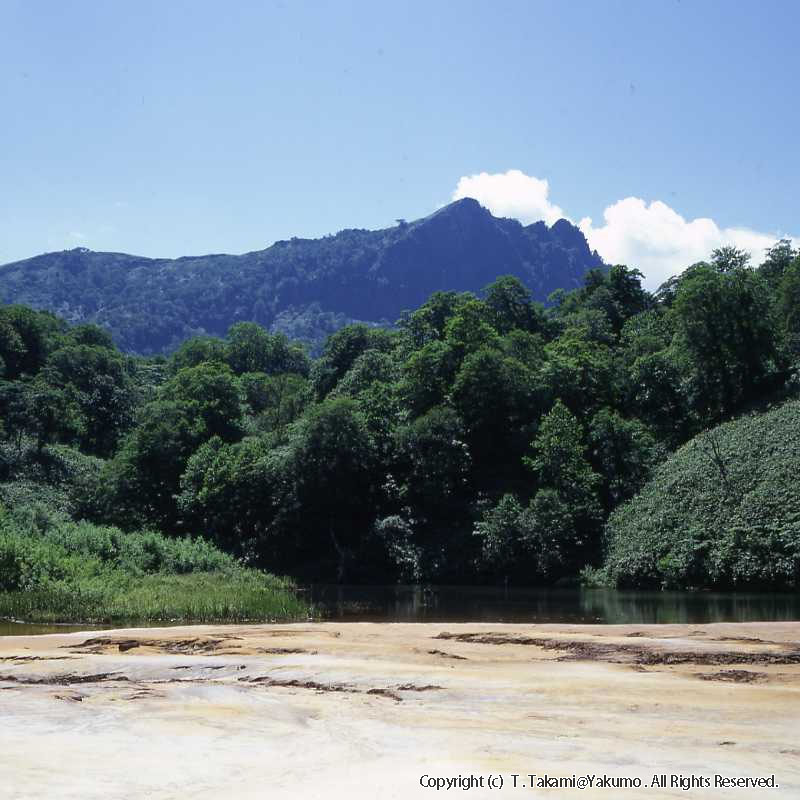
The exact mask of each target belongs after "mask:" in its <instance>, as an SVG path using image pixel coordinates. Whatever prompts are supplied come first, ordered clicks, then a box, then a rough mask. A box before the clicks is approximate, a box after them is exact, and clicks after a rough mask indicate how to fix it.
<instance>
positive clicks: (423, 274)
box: [0, 198, 603, 354]
mask: <svg viewBox="0 0 800 800" xmlns="http://www.w3.org/2000/svg"><path fill="white" fill-rule="evenodd" d="M602 266H603V262H602V259H601V258H600V257H599V256H598V255H597V253H596V252H592V251H591V250H590V249H589V246H588V245H587V243H586V239H585V238H584V236H583V234H582V233H581V232H580V230H578V228H576V227H575V226H573V225H572V224H571V223H570V222H568V221H567V220H559V221H558V222H556V223H555V224H554V225H552V226H551V227H548V226H547V225H546V224H545V223H544V222H536V223H534V224H532V225H527V226H524V225H522V224H521V223H519V222H518V221H516V220H512V219H504V218H497V217H494V216H492V214H491V213H490V212H489V211H487V210H486V209H485V208H483V207H482V206H481V205H480V204H479V203H478V202H477V201H475V200H472V199H468V198H467V199H463V200H458V201H456V202H454V203H451V204H450V205H448V206H445V207H444V208H441V209H439V210H438V211H436V212H434V213H433V214H431V215H429V216H427V217H424V218H422V219H419V220H416V221H413V222H406V221H405V220H399V222H398V225H396V226H395V227H392V228H386V229H383V230H376V231H369V230H362V229H348V230H343V231H340V232H339V233H337V234H336V235H331V236H325V237H323V238H321V239H297V238H293V239H290V240H287V241H279V242H276V243H275V244H273V245H272V246H271V247H268V248H266V249H265V250H259V251H254V252H251V253H245V254H242V255H224V254H213V255H205V256H197V257H183V258H177V259H152V258H144V257H139V256H132V255H127V254H124V253H102V252H93V251H91V250H87V249H85V248H77V249H75V250H65V251H61V252H55V253H46V254H43V255H39V256H36V257H34V258H29V259H26V260H24V261H18V262H14V263H11V264H6V265H4V266H0V302H3V303H22V304H25V305H28V306H31V307H33V308H37V309H43V310H49V311H53V312H55V313H57V314H59V315H60V316H61V317H63V318H65V319H67V320H68V321H70V322H72V323H84V322H93V323H97V324H100V325H102V326H103V327H105V328H106V329H108V330H109V331H110V332H111V333H112V335H113V337H114V339H115V341H116V342H117V344H118V345H119V346H120V347H121V348H122V349H123V350H127V351H129V352H135V353H142V354H150V353H159V352H166V351H169V350H172V349H174V348H175V347H176V346H177V345H179V344H180V342H182V341H183V340H185V339H187V338H189V337H190V336H193V335H197V334H209V335H216V336H221V335H224V333H225V331H226V330H227V329H228V328H229V327H230V325H231V324H233V323H235V322H239V321H254V322H258V323H259V324H261V325H263V326H265V327H269V328H272V329H273V330H277V331H282V332H284V333H286V334H287V335H288V336H289V337H290V338H292V339H300V340H307V341H312V342H319V341H321V340H322V339H324V337H325V336H326V335H328V334H330V333H332V332H333V331H334V330H336V329H338V328H340V327H342V326H343V325H345V324H347V323H348V322H353V321H358V320H360V321H368V322H376V323H377V322H384V323H386V322H388V323H394V322H395V321H396V320H397V319H398V318H399V317H400V316H401V314H402V312H403V311H405V310H411V309H415V308H417V307H419V306H420V305H422V303H424V302H425V300H426V299H427V298H428V296H429V295H430V294H432V293H433V292H435V291H472V292H477V291H479V290H480V289H482V288H483V287H484V286H485V285H487V284H488V283H490V282H491V281H492V280H493V279H494V278H495V277H496V276H497V275H503V274H505V275H513V276H515V277H517V278H519V279H520V280H521V281H522V282H523V283H524V284H525V285H526V286H527V287H528V288H529V289H530V290H531V293H532V296H533V298H534V299H535V300H539V301H544V300H546V299H547V297H548V295H549V294H550V293H551V292H553V291H554V290H556V289H565V290H568V291H569V290H572V289H576V288H578V287H580V286H582V284H583V277H584V275H585V274H586V272H587V271H589V270H590V269H593V268H598V267H602Z"/></svg>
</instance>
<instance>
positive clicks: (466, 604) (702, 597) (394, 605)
mask: <svg viewBox="0 0 800 800" xmlns="http://www.w3.org/2000/svg"><path fill="white" fill-rule="evenodd" d="M301 591H302V593H303V596H304V597H305V598H306V599H307V600H309V601H310V602H311V603H313V604H314V605H315V606H316V607H317V609H318V610H319V611H320V612H321V614H322V616H323V619H326V620H331V621H336V622H539V623H543V622H564V623H603V624H614V623H628V624H639V625H641V624H652V623H669V622H674V623H688V624H701V623H704V622H766V621H771V620H784V621H786V620H800V593H796V594H770V593H766V592H752V593H743V592H686V591H675V592H640V591H621V590H614V589H580V588H571V589H551V588H548V589H541V588H517V587H515V588H503V587H493V586H422V585H420V586H398V585H395V584H391V585H383V586H346V585H341V586H340V585H335V584H315V585H311V586H307V587H304V588H303V589H302V590H301ZM167 624H169V623H167ZM173 624H174V623H173ZM150 625H152V626H159V625H164V623H158V622H155V623H150V624H149V625H146V626H141V627H149V626H150ZM100 627H106V628H109V627H118V628H121V627H135V625H134V626H131V625H124V624H122V623H119V624H117V625H116V626H110V625H107V626H97V625H52V624H50V625H30V624H26V623H18V622H5V621H0V636H14V635H17V636H21V635H28V634H42V633H69V632H71V631H85V630H92V629H96V628H100Z"/></svg>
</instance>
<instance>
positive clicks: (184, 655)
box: [0, 622, 800, 800]
mask: <svg viewBox="0 0 800 800" xmlns="http://www.w3.org/2000/svg"><path fill="white" fill-rule="evenodd" d="M0 718H2V720H3V722H4V724H3V725H0V753H2V754H3V756H2V762H3V778H4V783H5V785H6V786H7V787H11V794H10V797H11V798H14V799H15V800H22V798H28V797H31V798H32V797H42V796H48V797H57V798H61V797H65V798H72V797H74V798H95V797H96V798H100V797H103V798H117V797H119V798H122V797H131V796H137V797H138V796H148V797H151V798H173V797H188V796H191V797H194V798H213V797H220V796H225V797H226V798H230V800H238V798H256V797H259V798H265V797H270V798H273V797H279V798H283V797H287V798H289V797H303V798H306V797H320V798H323V797H325V798H331V797H348V798H360V797H379V798H393V797H397V798H401V797H403V798H404V797H417V796H419V797H424V796H432V795H438V794H439V791H437V790H436V788H426V787H425V786H422V785H420V783H419V781H420V778H421V777H422V776H423V775H428V776H434V777H436V776H440V777H445V778H446V777H453V776H458V775H462V776H466V775H474V776H484V777H485V776H488V775H490V774H491V775H504V776H506V781H507V785H505V786H504V788H503V789H501V790H499V791H498V790H493V789H489V788H487V787H482V786H473V787H472V788H470V789H469V796H470V797H473V798H474V797H497V796H499V797H502V796H504V795H507V796H514V795H515V794H517V795H518V796H521V797H528V796H535V795H538V792H534V793H531V791H523V790H522V789H521V788H517V789H513V788H512V787H511V786H510V785H509V784H508V782H509V781H510V780H511V778H510V777H509V776H510V775H512V774H518V775H527V774H528V773H537V774H538V775H540V776H541V775H544V774H545V773H547V774H548V775H550V776H556V777H558V776H561V777H564V778H565V779H566V778H569V777H570V776H573V775H582V774H584V773H586V774H591V775H597V776H603V775H605V776H609V777H618V778H630V779H637V780H642V781H645V782H647V783H650V782H652V780H653V776H654V775H657V774H666V775H672V774H674V775H684V776H688V775H699V776H712V778H713V776H714V775H716V774H719V775H723V776H725V775H728V776H731V775H733V776H735V775H740V776H750V777H769V776H770V775H773V774H774V775H775V779H776V782H777V784H778V786H779V788H777V789H771V790H769V791H771V795H772V796H774V797H787V798H793V797H798V796H800V746H798V745H797V744H796V739H797V734H798V728H797V720H798V719H799V718H800V622H746V623H711V624H704V625H680V624H663V625H658V624H655V625H618V624H601V625H579V624H556V623H552V624H541V625H537V624H526V623H516V624H496V623H370V622H363V623H338V622H311V623H309V622H305V623H285V624H271V625H235V624H233V625H214V624H209V625H199V626H169V627H151V628H120V629H114V630H112V629H105V630H87V631H82V632H73V633H50V634H40V635H27V636H26V635H22V636H4V637H0ZM457 790H458V791H463V787H461V788H458V789H457ZM540 791H541V792H543V793H544V794H545V796H549V797H553V798H557V799H561V798H573V797H583V798H585V797H595V796H596V797H606V798H611V797H613V798H616V796H617V794H616V793H617V792H618V791H622V790H620V789H618V788H617V789H615V788H598V786H597V785H595V786H592V787H590V788H587V789H578V788H575V787H570V786H562V787H561V788H551V789H548V790H547V791H545V790H544V789H542V790H540ZM752 791H753V796H755V797H757V796H759V794H760V792H761V791H767V790H766V789H755V790H752ZM692 794H693V796H695V797H701V798H704V799H705V798H729V797H730V798H733V797H742V796H743V794H742V789H741V788H739V789H736V788H724V787H715V786H713V785H712V786H711V787H709V788H697V789H694V790H693V791H692ZM620 796H624V797H626V798H639V797H641V798H644V797H649V798H667V797H685V796H686V791H685V790H683V789H681V788H677V787H669V786H666V787H663V786H652V785H649V786H647V787H645V786H644V785H642V786H641V787H638V788H637V787H633V788H630V787H629V788H625V789H624V793H622V794H620Z"/></svg>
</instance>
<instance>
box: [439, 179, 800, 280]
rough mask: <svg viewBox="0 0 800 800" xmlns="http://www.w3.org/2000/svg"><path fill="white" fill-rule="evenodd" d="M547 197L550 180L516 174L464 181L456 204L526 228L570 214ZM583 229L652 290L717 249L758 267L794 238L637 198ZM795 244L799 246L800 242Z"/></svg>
mask: <svg viewBox="0 0 800 800" xmlns="http://www.w3.org/2000/svg"><path fill="white" fill-rule="evenodd" d="M549 194H550V186H549V184H548V182H547V181H546V180H542V179H539V178H535V177H532V176H530V175H525V173H523V172H520V171H519V170H516V169H512V170H509V171H508V172H505V173H495V174H488V173H486V172H482V173H481V174H480V175H470V176H465V177H462V178H461V179H460V180H459V181H458V186H457V187H456V189H455V191H454V192H453V200H458V199H460V198H462V197H474V198H475V199H476V200H477V201H478V202H479V203H481V204H482V205H484V206H486V208H488V209H489V210H490V211H491V212H492V213H493V214H495V215H496V216H505V217H515V218H517V219H519V220H520V221H521V222H524V223H526V224H528V223H531V222H534V221H536V220H542V219H543V220H544V221H545V222H547V224H548V225H552V224H553V222H555V221H556V220H557V219H559V218H561V217H567V215H566V214H565V213H564V211H563V210H562V209H561V208H560V207H559V206H557V205H555V204H554V203H551V202H550V198H549ZM567 219H569V217H567ZM579 227H580V229H581V230H582V231H583V233H584V235H585V236H586V239H587V240H588V242H589V246H590V247H591V248H592V249H594V250H597V252H598V253H599V254H600V255H601V256H602V257H603V260H604V261H606V262H607V263H609V264H626V265H627V266H629V267H636V268H638V269H640V270H641V271H642V272H643V273H644V276H645V281H644V283H645V285H646V286H647V287H648V288H650V289H655V288H656V287H658V286H659V285H660V284H661V283H663V282H664V281H665V280H667V279H668V278H670V277H671V276H672V275H675V274H677V273H679V272H681V271H682V270H683V269H685V268H686V267H688V266H689V265H690V264H693V263H695V262H697V261H702V260H703V259H707V258H708V257H709V256H710V255H711V251H712V250H714V249H715V248H717V247H722V246H724V245H733V246H735V247H739V248H741V249H743V250H747V251H748V252H749V253H751V255H752V259H753V263H754V264H759V263H760V262H761V260H762V259H763V256H764V250H765V249H766V248H768V247H771V246H772V245H773V244H775V242H776V241H777V240H778V239H780V238H790V237H784V236H782V235H780V234H770V233H762V232H759V231H753V230H749V229H747V228H721V227H720V226H719V225H717V223H716V222H714V220H712V219H709V218H706V217H701V218H697V219H693V220H686V219H685V218H684V217H682V216H681V215H680V214H679V213H678V212H677V211H675V210H674V209H672V208H670V207H669V206H668V205H667V204H666V203H663V202H662V201H660V200H654V201H652V202H650V203H648V202H646V201H645V200H642V199H641V198H638V197H626V198H624V199H623V200H619V201H617V202H616V203H613V204H612V205H610V206H608V207H607V208H606V209H605V211H604V212H603V224H602V225H598V226H597V227H595V225H594V223H593V221H592V219H591V218H590V217H584V218H583V219H582V220H581V221H580V223H579ZM794 242H795V246H796V245H797V244H798V240H797V239H795V240H794Z"/></svg>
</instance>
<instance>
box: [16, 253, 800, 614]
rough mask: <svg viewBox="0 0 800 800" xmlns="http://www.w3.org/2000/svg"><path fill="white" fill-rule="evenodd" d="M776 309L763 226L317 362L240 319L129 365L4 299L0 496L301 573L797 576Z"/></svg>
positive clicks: (783, 350) (350, 332)
mask: <svg viewBox="0 0 800 800" xmlns="http://www.w3.org/2000/svg"><path fill="white" fill-rule="evenodd" d="M798 304H800V258H798V254H797V253H796V251H794V250H793V249H792V247H791V245H790V243H789V242H780V243H778V244H777V245H776V246H775V247H773V248H772V249H770V250H769V252H768V253H767V254H766V257H765V259H764V261H763V263H762V264H761V265H759V267H758V268H753V267H751V265H750V264H749V263H748V257H747V255H746V254H744V253H742V252H740V251H738V250H735V249H732V248H722V249H720V250H717V251H715V252H714V253H713V254H711V257H710V259H709V261H708V262H701V263H698V264H694V265H692V266H691V267H689V268H688V269H687V270H686V271H685V272H683V273H682V274H681V275H680V277H679V278H676V279H674V280H672V281H670V282H669V283H668V284H667V285H665V286H663V287H662V288H661V289H660V290H659V291H658V292H656V293H651V292H648V291H646V290H645V289H644V288H643V287H642V285H641V275H640V273H638V272H637V271H636V270H633V269H629V268H627V267H625V266H621V265H615V266H613V267H611V268H608V269H606V268H603V269H597V270H591V271H589V272H588V273H587V274H586V275H585V277H584V280H583V285H582V286H580V287H579V288H576V289H573V290H572V291H561V292H557V293H555V295H554V296H553V297H552V302H551V304H550V305H549V306H548V307H544V306H543V305H542V304H541V303H537V302H535V301H534V300H533V299H532V297H531V292H530V290H529V289H528V288H527V287H526V286H525V285H524V284H523V283H522V282H521V281H520V280H519V279H518V278H515V277H514V276H504V277H501V278H498V279H497V280H494V281H493V282H492V283H490V284H489V285H488V286H486V287H485V288H484V289H483V291H482V292H481V293H480V295H476V294H473V293H469V292H455V291H447V292H435V293H434V294H432V295H431V296H430V297H429V298H428V299H427V300H426V301H425V302H424V303H423V304H422V305H421V306H420V307H419V308H417V309H416V310H415V311H413V312H412V313H410V314H408V315H406V316H405V317H404V318H403V319H402V320H401V322H400V324H399V325H398V326H397V328H396V329H392V330H387V329H383V328H375V327H370V326H367V325H363V324H356V325H349V326H345V327H344V328H342V329H341V330H339V331H337V332H336V333H334V334H332V335H331V336H330V337H329V338H328V339H327V340H326V342H325V345H324V347H323V349H322V352H321V354H320V356H319V357H317V358H312V357H310V356H309V355H308V354H307V352H306V351H305V350H304V349H303V348H302V347H300V346H298V345H297V344H295V343H292V342H291V341H290V340H289V339H288V338H287V337H286V336H284V335H282V334H276V333H271V332H269V331H268V330H266V329H265V328H263V327H262V326H259V325H258V324H256V323H252V322H239V323H236V324H234V325H232V326H231V327H230V328H229V329H228V331H227V332H226V334H225V336H224V337H221V338H217V337H210V336H199V337H192V338H190V339H188V340H186V341H185V342H183V343H182V344H181V345H180V347H178V348H177V349H176V350H175V351H174V352H173V353H172V354H171V355H170V357H169V358H168V359H164V358H161V357H159V358H142V357H138V356H137V357H135V356H130V355H126V354H124V353H121V352H120V351H119V350H118V349H117V347H116V346H115V345H114V343H113V342H112V340H111V338H110V336H109V335H108V333H107V332H105V331H103V330H102V329H100V328H99V327H97V326H93V325H78V326H72V327H70V326H69V325H67V324H66V323H65V322H64V321H63V320H61V319H59V318H57V317H56V316H54V315H52V314H50V313H48V312H41V311H33V310H31V309H29V308H26V307H23V306H5V307H0V359H1V360H0V367H1V369H2V376H3V380H2V382H0V419H2V426H3V427H2V442H0V498H2V502H3V503H4V504H5V505H6V507H7V508H8V509H9V511H10V513H11V514H12V515H13V516H14V519H22V518H25V519H28V518H31V515H33V517H34V518H35V517H36V516H37V515H39V514H40V507H42V506H43V507H44V511H45V512H47V514H52V513H56V514H58V515H61V517H62V518H63V515H67V516H68V517H69V518H70V519H71V520H73V521H74V523H75V524H78V522H79V521H80V520H86V521H89V522H90V523H91V524H92V525H96V526H100V527H102V528H106V527H113V528H115V529H119V530H121V531H124V532H125V533H126V534H131V535H139V532H141V531H158V532H159V535H163V536H164V537H166V538H167V539H169V540H173V539H174V540H179V541H183V540H188V541H194V540H195V539H196V538H197V537H202V538H203V539H204V540H205V541H208V542H210V543H211V544H212V545H213V546H214V547H215V548H216V549H217V550H219V551H222V552H224V553H226V554H229V555H231V556H233V557H234V558H235V559H239V560H240V563H245V564H247V565H248V566H250V567H258V568H261V569H265V570H269V571H270V572H271V573H277V574H290V575H292V576H294V577H295V578H297V579H302V580H314V581H339V582H365V583H366V582H371V583H376V582H386V581H406V582H417V581H426V582H438V583H446V582H450V583H453V582H504V581H509V582H511V583H524V584H542V583H556V582H559V581H562V582H563V581H576V580H577V579H578V576H579V575H580V574H581V573H582V572H583V573H584V574H588V572H589V571H591V570H594V573H593V574H594V577H595V578H597V577H598V576H599V577H601V578H602V579H604V580H607V581H611V582H614V583H616V584H618V585H637V586H640V585H641V586H645V585H646V586H660V585H669V586H701V585H703V586H705V585H714V586H722V585H734V586H743V585H755V584H757V585H762V586H763V585H767V586H775V587H787V586H796V585H797V576H798V560H799V559H800V554H799V553H798V550H797V546H796V543H797V538H796V534H797V518H796V515H795V511H794V509H795V508H796V506H795V505H793V503H794V502H795V499H796V495H795V494H792V492H794V491H795V489H794V487H792V486H791V485H790V484H791V480H790V476H791V475H792V474H795V475H796V474H798V472H800V462H798V458H797V452H796V449H792V448H794V447H795V443H796V436H795V435H794V434H791V431H790V425H791V417H792V414H794V413H796V410H797V404H796V403H793V402H791V401H792V400H793V399H796V397H797V392H798V381H797V374H798V363H799V362H800V327H799V325H800V318H798V315H797V313H796V309H797V308H798ZM787 401H789V402H788V404H787V405H784V406H781V409H780V410H779V411H772V412H770V414H769V415H767V416H766V417H763V422H761V418H760V417H754V418H752V419H750V417H748V416H747V415H748V414H751V413H752V412H753V411H754V409H756V410H758V409H764V408H766V407H768V406H769V404H772V405H773V406H777V405H778V404H780V403H784V402H787ZM743 415H744V416H743ZM773 415H774V416H773ZM739 417H743V418H742V420H741V421H737V422H731V420H737V418H739ZM720 425H722V427H721V428H719V427H718V426H720ZM751 426H752V427H751ZM706 431H711V433H704V432H706ZM690 442H691V443H690ZM687 443H689V444H687ZM670 453H674V455H672V456H670ZM740 455H741V463H739V462H738V461H737V459H738V458H739V457H740ZM792 470H794V472H792ZM720 487H722V488H720ZM634 498H635V499H634ZM793 498H795V499H793ZM20 515H22V516H20ZM25 515H27V516H25ZM609 520H610V522H609ZM70 524H72V523H70ZM17 530H18V534H19V536H22V537H24V536H25V535H27V534H26V531H25V528H24V526H23V528H17ZM66 530H69V531H72V533H70V536H72V535H73V534H74V535H75V536H76V537H78V538H79V536H80V535H82V534H79V529H78V528H69V527H67V528H66ZM15 536H17V534H15ZM67 538H68V537H67ZM15 541H16V539H15ZM59 541H62V542H63V538H62V540H59ZM59 546H61V545H59ZM186 546H188V545H186ZM14 547H16V545H14ZM48 547H49V545H48ZM36 552H45V550H41V551H39V550H37V551H36ZM60 558H61V556H59V559H60ZM57 560H58V559H57ZM604 560H605V561H606V567H605V569H604V570H603V569H601V568H602V566H603V563H604ZM597 570H599V572H598V571H597ZM223 572H224V570H223ZM225 574H229V573H225ZM140 577H141V580H139V579H137V582H136V586H143V585H145V584H147V582H148V581H149V582H152V581H153V580H156V579H155V578H152V577H148V576H140ZM76 580H77V579H76ZM83 580H84V578H83V577H81V578H80V581H78V583H76V584H73V585H82V584H81V581H83ZM87 580H88V579H87ZM92 580H94V579H93V578H92ZM159 580H160V578H159ZM192 580H193V579H192ZM237 580H238V579H237ZM247 580H250V579H249V578H244V577H243V578H242V581H247ZM131 585H133V584H131ZM81 592H82V593H83V590H82V589H81ZM211 594H213V593H211V592H210V590H209V596H211ZM111 607H115V606H113V604H111ZM114 613H116V612H114ZM231 613H233V612H231ZM238 613H239V612H236V614H238ZM242 613H244V612H242Z"/></svg>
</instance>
